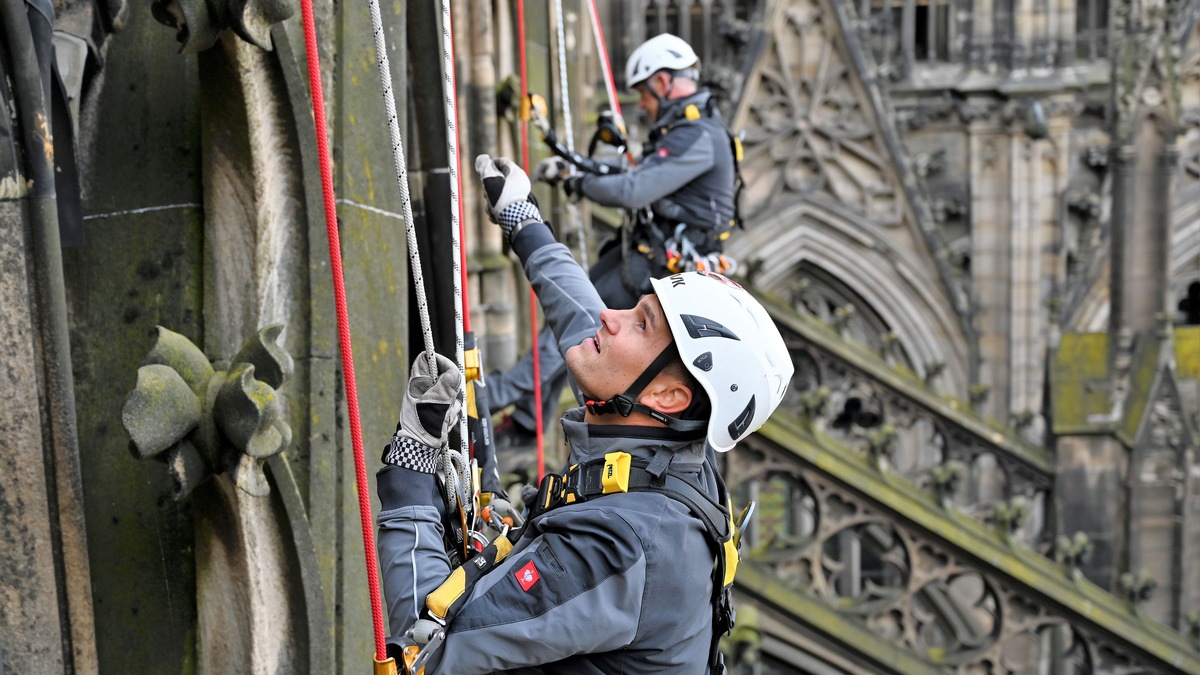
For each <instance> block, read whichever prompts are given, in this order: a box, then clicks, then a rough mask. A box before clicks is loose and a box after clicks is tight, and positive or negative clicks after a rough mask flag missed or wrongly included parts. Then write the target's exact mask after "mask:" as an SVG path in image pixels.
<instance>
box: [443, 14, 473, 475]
mask: <svg viewBox="0 0 1200 675" xmlns="http://www.w3.org/2000/svg"><path fill="white" fill-rule="evenodd" d="M452 25H453V24H452V23H451V19H450V0H442V61H443V70H444V71H445V78H446V86H445V89H444V91H445V95H446V153H447V157H448V158H449V160H450V162H449V163H450V228H451V241H452V243H453V245H452V247H451V249H452V251H453V257H454V261H453V263H452V266H453V270H454V360H455V362H456V363H458V371H459V372H460V373H462V376H463V384H464V386H463V388H462V390H461V391H460V392H459V400H460V401H461V402H462V408H461V409H462V415H461V416H460V417H459V418H458V437H459V448H458V451H459V452H460V453H461V455H462V456H461V457H460V458H459V460H460V462H461V463H466V459H467V458H468V457H470V456H471V452H470V449H469V447H468V441H469V439H468V437H467V435H468V432H467V388H466V386H465V385H466V381H467V366H466V359H465V357H464V355H463V350H464V345H463V288H462V263H461V258H462V242H461V241H460V221H459V201H458V200H459V195H458V169H459V162H458V107H457V105H456V104H455V94H456V92H455V77H454V34H453V32H452V31H453V28H452ZM465 471H466V474H465V475H466V478H465V480H464V481H463V485H464V486H466V487H467V488H468V490H469V491H470V492H471V493H472V494H473V493H474V490H473V489H472V487H473V486H472V483H473V481H472V480H471V478H472V477H471V469H470V466H469V465H468V466H466V469H465Z"/></svg>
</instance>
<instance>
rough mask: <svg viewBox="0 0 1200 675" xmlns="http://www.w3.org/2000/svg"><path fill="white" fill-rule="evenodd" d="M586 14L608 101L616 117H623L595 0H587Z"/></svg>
mask: <svg viewBox="0 0 1200 675" xmlns="http://www.w3.org/2000/svg"><path fill="white" fill-rule="evenodd" d="M587 4H588V14H590V15H591V17H592V34H593V35H595V36H596V47H597V51H598V52H600V64H601V66H602V67H603V68H604V74H605V75H607V77H605V78H604V86H605V88H607V89H608V102H609V104H610V105H612V108H613V112H614V113H616V115H617V117H620V118H621V119H624V118H625V116H624V115H622V114H621V101H620V100H618V99H617V86H616V84H615V83H614V82H613V72H612V63H610V62H609V60H608V46H607V45H605V44H604V29H603V28H602V27H601V24H600V13H599V12H597V11H596V0H588V3H587Z"/></svg>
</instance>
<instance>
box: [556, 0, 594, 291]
mask: <svg viewBox="0 0 1200 675" xmlns="http://www.w3.org/2000/svg"><path fill="white" fill-rule="evenodd" d="M554 16H555V18H556V21H555V29H556V31H557V33H558V88H559V90H560V91H561V92H562V114H563V127H564V128H565V131H566V137H567V150H570V151H571V152H574V151H575V129H574V127H572V126H571V92H570V89H568V88H567V43H566V35H565V33H566V31H565V29H564V28H563V23H564V19H563V6H562V0H554ZM567 213H569V214H570V217H571V221H572V222H574V223H575V224H576V225H577V226H578V227H579V265H580V267H582V268H583V269H585V270H586V269H588V268H589V267H591V265H589V264H588V242H587V225H585V224H584V222H583V217H582V216H581V215H580V213H579V208H578V207H577V206H576V205H575V204H574V203H573V202H571V201H569V200H568V202H567Z"/></svg>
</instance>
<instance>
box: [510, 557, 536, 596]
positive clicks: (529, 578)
mask: <svg viewBox="0 0 1200 675" xmlns="http://www.w3.org/2000/svg"><path fill="white" fill-rule="evenodd" d="M513 576H514V577H516V578H517V583H518V584H520V585H521V590H523V591H525V592H526V593H528V592H529V589H530V588H533V585H534V584H536V583H537V582H538V579H541V578H542V577H541V575H540V574H538V571H537V567H535V566H534V564H533V561H532V560H530V561H529V562H527V563H525V566H524V567H522V568H521V569H519V570H517V571H516V572H515V573H514V574H513Z"/></svg>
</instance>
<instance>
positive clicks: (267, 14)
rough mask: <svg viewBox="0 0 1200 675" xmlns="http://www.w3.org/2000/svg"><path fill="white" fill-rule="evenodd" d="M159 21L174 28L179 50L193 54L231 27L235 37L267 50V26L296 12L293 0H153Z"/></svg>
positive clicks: (211, 44) (269, 49) (213, 42)
mask: <svg viewBox="0 0 1200 675" xmlns="http://www.w3.org/2000/svg"><path fill="white" fill-rule="evenodd" d="M150 10H151V12H152V13H153V14H154V18H155V19H157V20H158V22H159V23H161V24H163V25H165V26H169V27H171V28H174V29H175V39H177V40H178V41H179V53H181V54H195V53H197V52H202V51H204V50H205V49H208V48H209V47H211V46H213V44H215V43H216V41H217V36H219V35H220V34H221V31H222V30H224V29H226V28H232V29H233V32H235V33H237V35H238V37H240V38H242V39H243V40H245V41H246V42H249V43H250V44H252V45H254V46H256V47H258V48H260V49H265V50H267V51H271V26H273V25H275V24H277V23H279V22H281V21H284V20H285V19H289V18H291V16H292V15H293V14H295V13H296V1H295V0H154V2H153V4H151V6H150Z"/></svg>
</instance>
